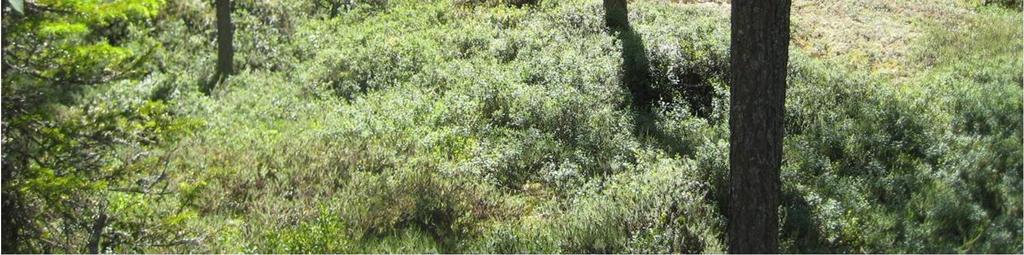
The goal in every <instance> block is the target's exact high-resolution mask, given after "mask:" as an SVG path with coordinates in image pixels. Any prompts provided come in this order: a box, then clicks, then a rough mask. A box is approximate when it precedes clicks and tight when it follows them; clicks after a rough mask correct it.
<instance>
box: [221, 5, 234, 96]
mask: <svg viewBox="0 0 1024 255" xmlns="http://www.w3.org/2000/svg"><path fill="white" fill-rule="evenodd" d="M234 33H235V31H234V27H233V25H232V24H231V0H217V76H218V77H219V78H218V79H224V78H226V77H227V76H228V75H231V74H232V73H233V72H234V67H233V66H232V65H233V63H232V60H233V59H234V56H235V49H234V48H233V47H232V45H233V44H234V42H233V41H234Z"/></svg>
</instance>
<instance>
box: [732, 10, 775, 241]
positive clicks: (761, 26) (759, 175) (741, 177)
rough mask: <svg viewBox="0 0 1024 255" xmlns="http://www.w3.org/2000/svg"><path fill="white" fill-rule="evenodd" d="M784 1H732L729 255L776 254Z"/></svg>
mask: <svg viewBox="0 0 1024 255" xmlns="http://www.w3.org/2000/svg"><path fill="white" fill-rule="evenodd" d="M790 3H791V2H790V0H733V1H732V45H731V46H730V54H731V72H730V75H731V76H730V78H731V89H730V92H731V102H730V106H731V109H730V114H729V116H730V119H729V130H730V137H729V163H730V168H729V180H730V183H729V224H728V225H729V226H728V232H729V252H730V253H777V252H778V238H779V234H778V230H779V218H778V207H779V186H780V180H779V167H780V165H781V161H782V136H783V116H784V111H785V107H784V106H785V101H786V100H785V98H786V68H787V66H786V65H787V62H788V57H789V50H788V49H789V12H790Z"/></svg>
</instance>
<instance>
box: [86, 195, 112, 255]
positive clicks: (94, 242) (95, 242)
mask: <svg viewBox="0 0 1024 255" xmlns="http://www.w3.org/2000/svg"><path fill="white" fill-rule="evenodd" d="M100 210H102V211H106V210H107V209H106V206H103V207H102V209H100ZM106 227H107V213H106V212H100V215H99V216H98V217H96V221H95V222H93V224H92V231H91V232H90V234H89V243H88V244H86V245H85V246H86V247H88V248H89V253H90V254H99V253H100V251H101V250H100V248H101V247H100V239H101V238H102V237H103V229H104V228H106Z"/></svg>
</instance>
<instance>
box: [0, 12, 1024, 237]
mask: <svg viewBox="0 0 1024 255" xmlns="http://www.w3.org/2000/svg"><path fill="white" fill-rule="evenodd" d="M234 2H235V10H234V12H233V15H234V22H235V26H236V31H237V32H236V38H235V48H236V51H237V54H236V57H235V64H236V66H238V67H239V72H238V74H236V75H234V76H231V77H229V78H228V79H227V80H226V81H225V82H224V83H222V84H219V85H217V86H215V87H213V89H212V90H211V91H210V93H209V94H208V95H207V94H205V93H203V92H202V91H203V90H204V89H205V88H206V86H208V85H209V82H210V80H211V77H213V75H214V73H213V70H212V69H213V68H212V67H213V66H214V65H215V64H214V62H215V59H214V58H215V56H216V54H215V50H216V49H215V48H214V43H212V40H213V38H215V36H214V33H215V29H214V26H213V23H214V18H213V16H214V15H213V6H212V3H210V1H199V0H182V1H155V0H149V1H141V0H140V1H113V2H103V1H26V5H28V6H26V7H25V8H24V9H25V10H23V11H21V12H18V11H17V10H14V8H9V3H8V2H4V4H5V9H4V17H3V26H4V42H3V53H4V59H3V63H4V68H3V75H4V78H3V92H4V93H3V100H4V102H3V114H4V116H3V118H4V119H3V129H4V131H3V135H4V138H3V154H4V156H3V178H4V180H3V210H4V216H3V217H4V219H3V225H4V230H3V232H4V240H5V242H4V244H3V245H4V246H3V251H4V252H58V253H60V252H89V251H90V250H91V249H97V250H99V251H109V252H182V253H184V252H208V253H209V252H217V253H235V252H251V253H318V252H319V253H323V252H364V253H376V252H483V253H492V252H499V253H520V252H531V253H532V252H538V253H540V252H543V253H612V252H629V253H669V252H689V253H697V252H721V251H725V250H726V248H727V247H728V245H729V244H728V243H727V242H726V240H727V238H725V233H724V228H725V225H726V220H727V219H726V217H725V216H724V214H723V212H724V211H725V210H724V209H725V205H726V204H728V203H727V201H725V199H726V198H727V196H726V194H725V192H726V186H725V184H726V181H727V180H726V176H727V175H728V174H727V173H728V148H729V146H728V138H729V133H728V132H729V131H728V110H729V109H728V105H729V104H728V96H729V95H728V91H729V89H728V86H729V85H728V83H727V81H726V77H728V76H727V74H728V72H729V70H728V69H729V65H728V63H729V58H728V47H729V45H728V44H729V19H728V7H727V6H725V5H719V4H708V3H702V4H691V3H670V2H669V1H636V2H633V3H631V4H630V7H629V14H628V18H629V21H630V25H631V27H630V28H629V29H628V30H627V31H622V30H615V29H610V28H608V27H606V25H605V10H604V9H603V8H602V5H601V1H593V0H565V1H553V0H545V1H515V0H505V1H457V0H437V1H413V0H391V1H376V0H367V1H324V0H316V1H312V0H311V1H262V0H236V1H234ZM796 2H797V3H795V6H801V4H804V5H806V4H808V3H809V4H810V6H814V4H815V3H817V2H816V1H810V0H808V1H796ZM920 4H921V5H923V7H920V8H922V9H927V8H929V7H934V8H933V9H941V10H946V9H953V10H955V11H949V12H948V13H956V15H957V16H955V17H957V18H958V19H957V20H955V21H949V20H945V19H943V20H937V21H935V22H929V20H928V19H927V18H921V21H918V22H914V23H913V25H912V26H910V27H901V29H907V31H915V33H907V34H906V35H905V36H906V37H901V38H898V40H896V41H899V42H906V44H907V45H899V47H902V48H899V49H898V50H897V51H893V52H895V53H893V52H890V51H879V50H878V49H874V48H870V47H860V46H858V45H869V46H871V45H875V43H874V42H870V41H869V42H864V41H853V42H836V41H829V40H840V39H842V40H846V39H848V38H850V37H848V36H843V35H838V36H833V35H832V34H826V35H822V34H820V33H821V32H822V31H826V32H829V33H835V34H843V33H844V31H836V30H828V29H824V30H823V29H821V28H820V27H811V26H813V25H814V24H815V23H813V22H803V23H801V22H800V21H801V20H815V19H827V17H800V16H799V15H801V14H800V13H799V12H796V11H794V15H797V17H794V20H797V22H796V23H795V25H797V28H796V30H795V31H796V32H795V36H794V38H795V39H794V41H795V43H794V47H793V50H791V52H792V54H791V61H790V67H789V70H790V71H789V82H790V83H789V87H788V93H787V94H788V97H787V100H788V101H787V103H786V118H787V119H786V138H785V158H784V164H783V169H782V174H783V176H782V180H783V187H784V188H783V190H784V194H783V198H784V201H783V206H782V207H781V208H780V209H779V210H780V215H782V218H781V219H780V220H781V223H782V224H781V236H782V245H783V247H782V248H783V250H784V251H786V252H805V253H809V252H900V253H902V252H972V253H979V252H995V253H1002V252H1006V253H1016V252H1022V251H1024V248H1022V246H1024V244H1022V242H1021V239H1022V238H1024V234H1022V233H1021V232H1022V228H1024V224H1022V216H1024V209H1022V208H1024V202H1022V195H1024V194H1022V185H1024V183H1022V168H1024V165H1022V164H1024V163H1022V157H1024V156H1022V155H1024V149H1022V147H1024V145H1022V131H1024V126H1022V125H1024V124H1022V123H1024V122H1022V121H1024V120H1022V117H1021V114H1022V111H1024V110H1022V108H1024V107H1022V102H1021V98H1022V89H1024V85H1022V84H1024V81H1022V76H1021V74H1022V72H1024V67H1022V65H1024V63H1022V57H1024V56H1022V42H1021V41H1020V38H1021V37H1022V36H1024V32H1022V28H1021V27H1020V25H1019V21H1020V20H1021V18H1022V15H1021V12H1020V11H1019V9H1013V8H1005V7H1002V6H1000V5H986V4H977V3H972V2H962V3H961V2H956V3H953V2H949V1H937V0H936V1H923V3H920ZM900 6H903V5H900ZM939 7H941V8H939ZM795 8H800V7H795ZM915 10H916V9H915ZM929 10H931V9H929ZM92 12H99V13H92ZM873 14H874V15H885V14H878V13H873ZM890 15H896V14H890ZM867 18H868V19H877V20H883V19H888V20H893V19H897V18H895V17H892V16H880V17H871V16H869V17H867ZM950 24H953V25H950ZM901 31H902V30H901ZM854 38H858V37H854ZM801 40H803V41H801ZM856 40H860V39H856ZM836 44H840V45H853V46H849V48H841V49H839V50H840V51H839V52H838V53H836V52H832V53H829V54H824V53H822V52H826V51H824V50H823V49H824V47H828V45H836ZM38 45H43V46H45V47H43V48H39V47H38ZM823 45H824V46H823ZM32 47H35V48H32ZM858 51H860V52H861V53H857V52H858ZM833 53H834V54H833ZM864 56H871V57H870V60H864V59H863V58H864ZM887 63H889V64H891V63H897V64H892V65H889V64H887ZM879 66H882V67H881V68H876V67H879ZM879 70H883V71H879ZM638 75H640V76H642V77H639V76H638ZM636 81H643V84H642V85H644V86H646V87H643V88H640V87H637V84H636ZM638 90H645V91H649V92H652V94H653V95H654V97H653V98H650V99H649V100H639V99H638V98H636V95H637V94H638V93H637V91H638Z"/></svg>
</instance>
